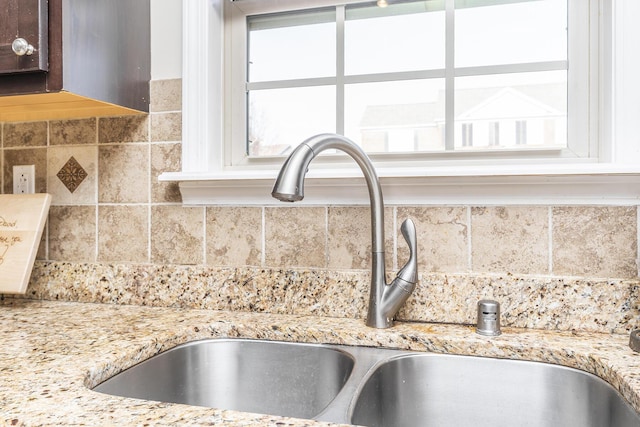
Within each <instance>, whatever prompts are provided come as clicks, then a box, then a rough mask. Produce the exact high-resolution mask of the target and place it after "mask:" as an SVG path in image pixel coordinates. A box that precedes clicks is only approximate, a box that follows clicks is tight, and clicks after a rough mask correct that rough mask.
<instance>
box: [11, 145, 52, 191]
mask: <svg viewBox="0 0 640 427" xmlns="http://www.w3.org/2000/svg"><path fill="white" fill-rule="evenodd" d="M3 154H4V156H3V157H4V161H3V165H2V170H3V174H2V175H3V181H4V192H5V194H11V193H13V166H15V165H35V167H36V184H35V187H36V193H46V192H47V149H46V148H24V149H15V150H7V149H5V150H3Z"/></svg>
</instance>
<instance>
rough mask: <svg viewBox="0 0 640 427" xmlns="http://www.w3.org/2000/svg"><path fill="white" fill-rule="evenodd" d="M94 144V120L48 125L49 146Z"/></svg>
mask: <svg viewBox="0 0 640 427" xmlns="http://www.w3.org/2000/svg"><path fill="white" fill-rule="evenodd" d="M96 142H97V138H96V119H95V118H91V119H80V120H57V121H52V122H50V123H49V145H80V144H82V145H85V144H95V143H96Z"/></svg>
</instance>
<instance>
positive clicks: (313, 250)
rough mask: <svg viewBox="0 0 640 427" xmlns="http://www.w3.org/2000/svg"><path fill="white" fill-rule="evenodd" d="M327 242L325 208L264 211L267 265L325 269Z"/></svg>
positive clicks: (267, 209) (269, 208)
mask: <svg viewBox="0 0 640 427" xmlns="http://www.w3.org/2000/svg"><path fill="white" fill-rule="evenodd" d="M326 240H327V237H326V209H325V208H323V207H292V208H289V207H286V208H280V207H277V208H275V207H273V208H272V207H268V208H265V246H266V248H265V263H266V265H267V266H269V267H282V268H288V267H307V268H311V267H319V268H324V267H325V266H326V265H327V261H326Z"/></svg>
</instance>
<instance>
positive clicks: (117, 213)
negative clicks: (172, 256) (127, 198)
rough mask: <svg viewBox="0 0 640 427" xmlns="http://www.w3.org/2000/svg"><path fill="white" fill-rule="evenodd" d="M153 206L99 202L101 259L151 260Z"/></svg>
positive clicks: (114, 260)
mask: <svg viewBox="0 0 640 427" xmlns="http://www.w3.org/2000/svg"><path fill="white" fill-rule="evenodd" d="M148 224H149V208H148V207H147V206H129V205H120V206H118V205H111V206H98V261H100V262H149V231H148V230H149V225H148Z"/></svg>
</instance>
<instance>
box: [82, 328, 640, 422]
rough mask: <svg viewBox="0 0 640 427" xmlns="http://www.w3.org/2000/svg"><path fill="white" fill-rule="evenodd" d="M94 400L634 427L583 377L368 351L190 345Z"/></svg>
mask: <svg viewBox="0 0 640 427" xmlns="http://www.w3.org/2000/svg"><path fill="white" fill-rule="evenodd" d="M94 390H96V391H99V392H102V393H108V394H114V395H119V396H126V397H134V398H139V399H146V400H155V401H161V402H175V403H185V404H189V405H199V406H208V407H215V408H221V409H233V410H239V411H246V412H257V413H264V414H271V415H282V416H292V417H298V418H307V419H316V420H321V421H330V422H335V423H352V424H359V425H366V426H371V427H375V426H385V427H391V426H412V427H417V426H438V427H447V426H456V427H459V426H473V427H503V426H505V427H506V426H509V427H511V426H518V427H556V426H563V427H578V426H580V427H596V426H597V427H638V426H640V416H639V415H638V414H637V413H636V412H635V411H634V410H633V409H632V408H631V406H629V405H628V404H627V403H626V402H625V401H624V399H623V398H622V397H621V396H620V395H619V394H618V393H617V392H616V391H615V390H614V389H613V387H611V386H610V385H609V384H607V383H606V382H604V381H602V380H601V379H599V378H597V377H595V376H593V375H591V374H588V373H586V372H583V371H579V370H576V369H571V368H565V367H562V366H557V365H549V364H544V363H535V362H523V361H514V360H504V359H489V358H480V357H469V356H452V355H438V354H432V353H416V352H408V351H399V350H386V349H378V348H369V347H349V346H338V345H323V344H320V345H318V344H315V345H314V344H299V343H284V342H275V341H253V340H245V339H211V340H204V341H196V342H193V343H189V344H185V345H182V346H179V347H176V348H174V349H172V350H169V351H166V352H164V353H162V354H159V355H157V356H155V357H152V358H151V359H149V360H147V361H144V362H142V363H140V364H138V365H136V366H134V367H132V368H129V369H128V370H126V371H124V372H121V373H120V374H118V375H116V376H114V377H113V378H111V379H109V380H107V381H105V382H103V383H102V384H100V385H98V386H97V387H95V388H94Z"/></svg>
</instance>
